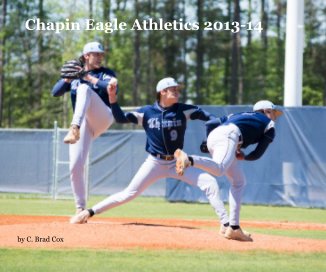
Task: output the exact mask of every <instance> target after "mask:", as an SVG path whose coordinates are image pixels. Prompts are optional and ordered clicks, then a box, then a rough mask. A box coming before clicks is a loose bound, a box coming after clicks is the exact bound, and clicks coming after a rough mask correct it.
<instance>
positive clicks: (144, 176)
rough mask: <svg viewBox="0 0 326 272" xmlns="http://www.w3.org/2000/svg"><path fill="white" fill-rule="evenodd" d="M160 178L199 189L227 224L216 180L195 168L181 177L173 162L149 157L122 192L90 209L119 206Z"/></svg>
mask: <svg viewBox="0 0 326 272" xmlns="http://www.w3.org/2000/svg"><path fill="white" fill-rule="evenodd" d="M162 178H174V179H179V180H181V181H183V182H186V183H188V184H190V185H193V186H197V187H199V188H200V189H201V190H202V191H204V192H205V194H206V196H207V199H208V200H209V203H210V204H211V206H212V207H213V209H214V211H215V213H216V214H217V215H218V216H219V218H220V221H221V223H222V224H225V223H227V222H229V218H228V214H227V211H226V210H225V208H224V204H223V202H222V201H221V200H220V197H219V187H218V184H217V182H216V179H215V178H214V177H213V176H212V175H210V174H208V173H206V172H204V171H202V170H200V169H196V168H189V169H187V171H186V172H185V174H184V175H183V176H178V175H177V174H176V172H175V160H172V161H165V160H162V159H159V158H156V157H154V156H152V155H149V156H148V157H147V159H146V160H145V162H144V163H143V164H142V166H141V167H140V168H139V170H138V172H137V173H136V175H135V176H134V177H133V179H132V181H131V182H130V184H129V185H128V186H127V188H125V189H124V190H123V191H121V192H119V193H116V194H113V195H111V196H109V197H107V198H106V199H104V200H103V201H101V202H99V203H98V204H96V205H95V206H93V207H92V210H93V211H94V213H95V214H99V213H102V212H104V211H106V210H109V209H112V208H114V207H117V206H120V205H122V204H124V203H126V202H128V201H130V200H132V199H134V198H135V197H137V196H138V195H140V194H141V193H142V192H143V191H144V190H145V189H146V188H147V187H149V186H150V185H152V184H153V183H154V182H156V181H157V180H159V179H162Z"/></svg>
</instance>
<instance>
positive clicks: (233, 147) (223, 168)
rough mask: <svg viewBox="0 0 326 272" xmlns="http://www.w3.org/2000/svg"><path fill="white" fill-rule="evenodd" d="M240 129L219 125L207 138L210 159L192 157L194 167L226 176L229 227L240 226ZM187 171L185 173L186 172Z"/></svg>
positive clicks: (241, 175)
mask: <svg viewBox="0 0 326 272" xmlns="http://www.w3.org/2000/svg"><path fill="white" fill-rule="evenodd" d="M240 137H241V132H240V129H239V128H238V127H237V126H236V125H234V124H228V125H221V126H219V127H217V128H215V129H214V130H213V131H212V132H211V133H210V134H209V136H208V138H207V148H208V150H209V152H210V154H211V155H212V159H211V158H207V157H200V156H195V155H193V156H192V157H193V160H194V165H193V166H194V167H196V168H199V169H202V170H204V171H206V172H208V173H210V174H212V175H214V176H223V175H226V177H227V178H228V180H229V182H230V184H231V186H230V191H229V206H230V214H229V216H230V225H232V226H236V225H239V224H240V208H241V198H242V193H243V190H244V187H245V184H246V180H245V176H244V173H243V170H242V168H241V165H240V163H239V161H238V160H237V158H236V155H235V154H236V151H237V148H238V146H239V144H240V142H239V139H240ZM187 171H188V169H187V170H186V171H185V172H187Z"/></svg>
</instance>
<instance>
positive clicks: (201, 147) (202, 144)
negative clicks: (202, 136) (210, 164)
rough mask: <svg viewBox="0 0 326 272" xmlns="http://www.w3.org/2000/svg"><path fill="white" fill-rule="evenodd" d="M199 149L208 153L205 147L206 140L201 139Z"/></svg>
mask: <svg viewBox="0 0 326 272" xmlns="http://www.w3.org/2000/svg"><path fill="white" fill-rule="evenodd" d="M200 151H201V152H203V153H209V151H208V148H207V141H205V140H204V141H202V143H201V144H200Z"/></svg>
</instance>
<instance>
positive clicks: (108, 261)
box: [0, 194, 326, 272]
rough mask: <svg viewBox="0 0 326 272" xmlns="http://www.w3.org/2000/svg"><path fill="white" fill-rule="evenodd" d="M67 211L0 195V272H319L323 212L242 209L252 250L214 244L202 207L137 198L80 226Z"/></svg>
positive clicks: (67, 203) (325, 246) (64, 206)
mask: <svg viewBox="0 0 326 272" xmlns="http://www.w3.org/2000/svg"><path fill="white" fill-rule="evenodd" d="M102 199H103V197H92V198H91V199H90V201H89V205H92V204H94V203H96V202H98V201H99V200H102ZM73 211H74V209H73V201H72V200H56V201H54V200H50V199H44V198H40V197H31V196H30V195H28V196H27V195H17V194H0V264H1V265H0V271H200V272H206V271H248V272H249V271H287V272H288V271H318V272H319V271H326V213H325V210H324V209H308V208H307V209H306V208H291V207H271V206H251V205H243V207H242V211H241V216H242V218H241V219H242V227H243V228H244V229H246V230H247V231H250V232H251V233H252V237H253V240H254V241H253V242H238V241H231V240H226V239H225V238H223V237H220V236H219V235H218V227H219V225H218V223H217V220H216V218H215V215H214V213H213V211H212V209H211V207H210V205H209V204H195V203H169V202H166V201H165V200H164V199H162V198H147V197H140V198H137V199H135V200H134V201H132V202H130V203H128V204H126V205H123V206H121V207H118V208H115V209H113V210H111V211H108V212H107V213H104V214H102V215H99V216H96V217H94V218H91V220H89V222H88V224H85V225H71V224H69V222H68V221H69V216H70V215H71V213H72V212H73Z"/></svg>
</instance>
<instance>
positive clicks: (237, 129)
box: [175, 100, 282, 241]
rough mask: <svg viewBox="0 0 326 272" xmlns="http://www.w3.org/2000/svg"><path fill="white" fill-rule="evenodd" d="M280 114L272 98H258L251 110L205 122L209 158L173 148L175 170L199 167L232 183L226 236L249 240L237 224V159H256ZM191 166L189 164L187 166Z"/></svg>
mask: <svg viewBox="0 0 326 272" xmlns="http://www.w3.org/2000/svg"><path fill="white" fill-rule="evenodd" d="M281 114H282V111H281V110H279V109H278V108H277V107H276V106H275V105H274V104H273V103H272V102H270V101H267V100H262V101H259V102H257V103H256V104H255V105H254V107H253V111H252V112H242V113H237V114H231V115H229V116H223V117H221V118H217V119H216V120H214V121H209V122H207V134H208V138H207V148H208V151H209V153H210V154H211V156H212V159H210V158H207V157H201V156H195V155H193V156H189V157H188V155H187V154H186V153H184V152H183V151H182V150H180V149H178V150H177V151H176V152H175V157H176V158H177V162H176V172H177V173H178V174H179V175H183V174H186V173H187V171H188V169H187V170H186V171H185V169H186V168H187V167H189V166H193V167H195V168H199V169H202V170H204V171H206V172H208V173H210V174H212V175H215V176H222V175H226V176H227V178H228V180H229V181H230V183H231V186H230V192H229V205H230V222H229V225H230V226H229V227H228V228H227V230H226V232H225V235H224V236H225V238H228V239H234V240H240V241H252V238H251V236H250V234H249V233H247V232H245V231H242V230H241V228H240V223H239V221H240V207H241V196H242V192H243V189H244V186H245V183H246V181H245V177H244V174H243V171H242V169H241V167H240V164H239V162H238V160H248V161H253V160H257V159H259V158H260V157H261V156H262V155H263V154H264V152H265V151H266V149H267V147H268V146H269V144H270V143H271V142H272V141H273V139H274V136H275V127H274V126H275V120H276V119H277V117H279V116H280V115H281ZM252 144H257V146H256V148H255V149H254V150H253V151H252V152H250V153H249V154H247V155H245V154H244V153H243V151H242V149H245V148H246V147H248V146H249V145H252ZM190 169H192V167H190V168H189V170H190Z"/></svg>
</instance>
